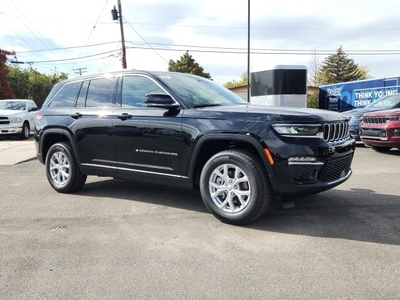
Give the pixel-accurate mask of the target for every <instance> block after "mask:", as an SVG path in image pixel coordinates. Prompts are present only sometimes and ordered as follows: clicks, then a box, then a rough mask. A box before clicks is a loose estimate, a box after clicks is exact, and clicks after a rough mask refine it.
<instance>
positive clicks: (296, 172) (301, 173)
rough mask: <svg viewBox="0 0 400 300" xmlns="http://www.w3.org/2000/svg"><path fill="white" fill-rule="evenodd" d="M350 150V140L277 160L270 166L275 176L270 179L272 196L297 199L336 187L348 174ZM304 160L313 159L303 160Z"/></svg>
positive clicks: (351, 158)
mask: <svg viewBox="0 0 400 300" xmlns="http://www.w3.org/2000/svg"><path fill="white" fill-rule="evenodd" d="M354 150H355V140H354V139H350V140H348V141H347V142H345V143H343V144H341V145H336V146H332V147H315V148H314V147H310V151H309V153H308V154H305V153H304V155H302V157H299V158H298V159H297V160H296V161H293V160H290V159H281V160H280V161H277V163H276V164H274V166H273V170H274V173H275V176H273V177H274V178H271V185H272V188H273V191H274V193H275V194H277V195H280V196H283V197H294V196H295V197H297V196H301V195H307V194H316V193H319V192H322V191H325V190H329V189H331V188H333V187H335V186H338V185H339V184H341V183H343V182H345V181H346V180H347V179H349V178H350V176H351V174H352V170H351V164H352V161H353V156H354ZM302 158H304V160H303V159H302ZM308 158H311V159H313V160H312V161H307V159H308ZM302 160H303V161H302Z"/></svg>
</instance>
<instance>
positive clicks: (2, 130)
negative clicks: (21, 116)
mask: <svg viewBox="0 0 400 300" xmlns="http://www.w3.org/2000/svg"><path fill="white" fill-rule="evenodd" d="M21 132H22V125H21V126H1V127H0V135H1V134H20V133H21Z"/></svg>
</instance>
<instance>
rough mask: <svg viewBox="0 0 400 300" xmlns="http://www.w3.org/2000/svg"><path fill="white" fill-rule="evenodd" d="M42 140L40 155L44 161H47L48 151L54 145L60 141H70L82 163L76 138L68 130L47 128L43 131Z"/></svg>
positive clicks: (78, 160) (74, 152) (75, 154)
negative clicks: (75, 141)
mask: <svg viewBox="0 0 400 300" xmlns="http://www.w3.org/2000/svg"><path fill="white" fill-rule="evenodd" d="M40 141H41V143H40V155H41V160H42V161H43V162H45V161H46V156H47V153H48V151H49V149H50V147H51V146H52V145H54V144H56V143H59V142H68V143H69V144H70V145H71V148H72V151H73V154H74V156H75V158H76V160H77V162H78V164H79V165H80V158H79V155H78V151H77V149H76V145H75V143H74V139H73V137H72V136H71V134H70V132H69V131H68V130H65V129H60V128H54V129H47V130H45V131H44V132H43V133H42V137H41V140H40Z"/></svg>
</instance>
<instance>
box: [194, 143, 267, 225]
mask: <svg viewBox="0 0 400 300" xmlns="http://www.w3.org/2000/svg"><path fill="white" fill-rule="evenodd" d="M200 192H201V196H202V199H203V202H204V204H205V206H206V207H207V209H208V210H209V211H210V212H211V213H212V214H213V215H214V216H215V217H216V218H218V219H219V220H221V221H222V222H225V223H229V224H233V225H244V224H248V223H250V222H253V221H255V220H256V219H258V218H259V217H261V216H262V215H264V214H265V212H266V211H267V209H268V207H269V206H270V203H271V199H272V195H271V187H270V183H269V181H268V178H267V174H266V171H265V169H264V166H263V164H262V162H261V161H260V160H259V159H257V158H256V157H255V156H254V155H252V154H250V153H248V152H245V151H242V150H226V151H222V152H219V153H217V154H216V155H214V156H213V157H211V158H210V159H209V160H208V162H207V163H206V164H205V165H204V168H203V170H202V172H201V176H200Z"/></svg>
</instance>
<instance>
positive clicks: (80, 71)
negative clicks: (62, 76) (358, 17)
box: [72, 68, 86, 75]
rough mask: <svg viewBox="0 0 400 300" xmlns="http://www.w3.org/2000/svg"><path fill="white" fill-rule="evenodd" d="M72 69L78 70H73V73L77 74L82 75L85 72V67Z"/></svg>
mask: <svg viewBox="0 0 400 300" xmlns="http://www.w3.org/2000/svg"><path fill="white" fill-rule="evenodd" d="M72 70H74V71H78V72H74V73H75V74H79V75H82V73H85V72H86V71H85V70H86V68H77V69H72Z"/></svg>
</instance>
